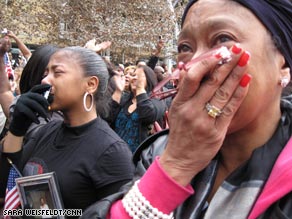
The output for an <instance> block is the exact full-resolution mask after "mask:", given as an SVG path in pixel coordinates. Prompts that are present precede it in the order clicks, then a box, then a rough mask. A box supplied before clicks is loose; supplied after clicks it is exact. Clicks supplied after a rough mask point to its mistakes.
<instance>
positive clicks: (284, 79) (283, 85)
mask: <svg viewBox="0 0 292 219" xmlns="http://www.w3.org/2000/svg"><path fill="white" fill-rule="evenodd" d="M280 84H281V87H283V88H285V87H287V85H288V84H289V79H288V78H287V77H283V78H281V79H280Z"/></svg>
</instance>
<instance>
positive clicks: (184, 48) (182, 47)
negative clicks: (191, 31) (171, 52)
mask: <svg viewBox="0 0 292 219" xmlns="http://www.w3.org/2000/svg"><path fill="white" fill-rule="evenodd" d="M177 51H178V53H185V52H192V48H191V47H190V46H188V45H186V44H182V45H179V46H178V47H177Z"/></svg>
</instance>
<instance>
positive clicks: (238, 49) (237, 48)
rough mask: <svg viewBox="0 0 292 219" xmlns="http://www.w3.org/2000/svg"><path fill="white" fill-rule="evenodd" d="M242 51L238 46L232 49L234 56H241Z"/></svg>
mask: <svg viewBox="0 0 292 219" xmlns="http://www.w3.org/2000/svg"><path fill="white" fill-rule="evenodd" d="M241 50H242V49H241V48H240V47H239V46H238V45H237V44H235V45H233V46H232V48H231V51H232V52H233V53H234V54H239V53H240V52H241Z"/></svg>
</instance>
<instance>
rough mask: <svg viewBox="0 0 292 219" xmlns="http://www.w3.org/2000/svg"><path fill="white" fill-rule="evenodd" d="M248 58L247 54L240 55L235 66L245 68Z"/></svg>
mask: <svg viewBox="0 0 292 219" xmlns="http://www.w3.org/2000/svg"><path fill="white" fill-rule="evenodd" d="M249 58H250V54H249V52H244V53H243V54H242V55H241V57H240V59H239V61H238V63H237V65H239V66H240V67H243V66H245V65H246V64H247V62H248V60H249Z"/></svg>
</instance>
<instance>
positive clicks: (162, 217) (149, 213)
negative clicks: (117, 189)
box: [122, 180, 173, 219]
mask: <svg viewBox="0 0 292 219" xmlns="http://www.w3.org/2000/svg"><path fill="white" fill-rule="evenodd" d="M139 182H140V180H137V181H136V182H135V184H134V186H133V187H132V188H131V189H130V191H129V192H128V193H127V194H126V195H125V197H124V198H123V199H122V204H123V207H124V208H125V210H126V212H127V213H128V214H129V215H130V217H132V218H133V219H173V213H170V214H169V215H168V214H164V213H163V212H161V211H159V210H158V209H157V208H154V207H153V206H152V205H151V204H150V202H149V201H148V200H147V199H146V198H145V197H144V196H143V195H142V193H141V192H140V190H139V188H138V183H139Z"/></svg>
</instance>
